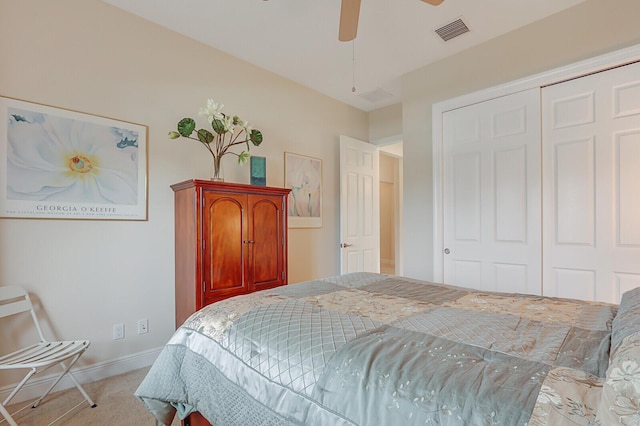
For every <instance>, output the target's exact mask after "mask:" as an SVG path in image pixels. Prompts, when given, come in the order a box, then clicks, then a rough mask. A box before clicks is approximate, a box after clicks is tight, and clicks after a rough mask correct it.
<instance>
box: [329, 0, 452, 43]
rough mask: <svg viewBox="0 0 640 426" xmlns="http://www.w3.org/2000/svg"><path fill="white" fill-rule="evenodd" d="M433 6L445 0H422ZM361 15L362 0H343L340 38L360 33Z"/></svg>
mask: <svg viewBox="0 0 640 426" xmlns="http://www.w3.org/2000/svg"><path fill="white" fill-rule="evenodd" d="M422 1H423V2H425V3H428V4H430V5H432V6H438V5H439V4H441V3H442V2H443V1H444V0H422ZM359 17H360V0H342V6H341V8H340V28H339V30H338V40H340V41H351V40H353V39H354V38H356V35H357V34H358V18H359Z"/></svg>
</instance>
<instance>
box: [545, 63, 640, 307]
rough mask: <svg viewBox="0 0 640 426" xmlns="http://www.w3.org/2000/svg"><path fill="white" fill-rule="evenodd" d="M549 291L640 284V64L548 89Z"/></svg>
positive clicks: (600, 296)
mask: <svg viewBox="0 0 640 426" xmlns="http://www.w3.org/2000/svg"><path fill="white" fill-rule="evenodd" d="M542 95H543V96H542V99H543V101H542V105H543V129H544V130H543V141H544V142H543V146H544V158H543V166H544V184H543V185H544V186H543V188H544V193H545V197H544V213H543V218H544V223H545V227H544V247H543V253H544V258H543V260H544V269H543V271H544V272H543V278H544V291H543V293H544V295H548V296H559V297H571V298H577V299H584V300H599V301H604V302H612V303H618V302H619V300H620V296H621V294H622V293H623V292H624V291H626V290H629V289H631V288H634V287H638V286H640V219H639V218H640V196H639V195H638V188H639V185H640V64H639V63H636V64H631V65H627V66H624V67H620V68H616V69H613V70H609V71H604V72H602V73H598V74H593V75H590V76H586V77H582V78H579V79H575V80H571V81H567V82H564V83H560V84H557V85H553V86H549V87H546V88H544V89H543V92H542Z"/></svg>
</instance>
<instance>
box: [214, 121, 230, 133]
mask: <svg viewBox="0 0 640 426" xmlns="http://www.w3.org/2000/svg"><path fill="white" fill-rule="evenodd" d="M211 127H213V131H214V132H216V133H217V134H219V135H221V134H223V133H226V132H227V130H226V129H225V128H224V123H223V122H222V120H218V119H217V118H216V119H214V120H213V121H212V122H211Z"/></svg>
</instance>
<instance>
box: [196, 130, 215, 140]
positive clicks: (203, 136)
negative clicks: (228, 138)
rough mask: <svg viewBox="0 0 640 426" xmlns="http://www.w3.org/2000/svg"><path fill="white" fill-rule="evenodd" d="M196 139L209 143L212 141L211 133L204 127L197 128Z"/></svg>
mask: <svg viewBox="0 0 640 426" xmlns="http://www.w3.org/2000/svg"><path fill="white" fill-rule="evenodd" d="M198 140H199V141H200V142H202V143H211V142H213V133H211V132H210V131H208V130H205V129H200V130H198Z"/></svg>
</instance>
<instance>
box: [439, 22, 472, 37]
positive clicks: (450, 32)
mask: <svg viewBox="0 0 640 426" xmlns="http://www.w3.org/2000/svg"><path fill="white" fill-rule="evenodd" d="M468 32H469V27H467V24H465V23H464V22H463V21H462V19H456V20H455V21H453V22H451V23H449V24H447V25H444V26H442V27H440V28H438V29H437V30H436V34H438V35H439V36H440V38H441V39H442V40H444V41H449V40H451V39H452V38H455V37H458V36H459V35H462V34H464V33H468Z"/></svg>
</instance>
